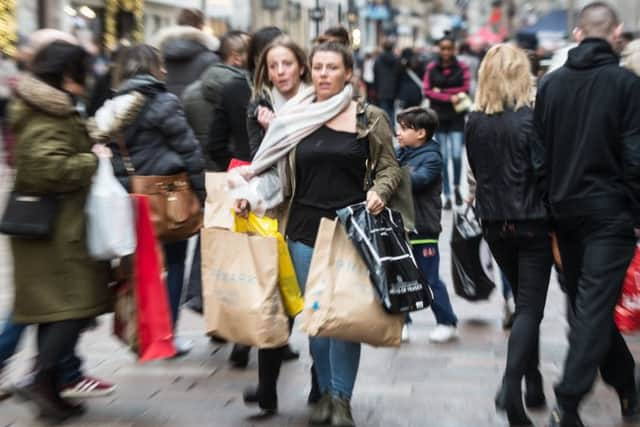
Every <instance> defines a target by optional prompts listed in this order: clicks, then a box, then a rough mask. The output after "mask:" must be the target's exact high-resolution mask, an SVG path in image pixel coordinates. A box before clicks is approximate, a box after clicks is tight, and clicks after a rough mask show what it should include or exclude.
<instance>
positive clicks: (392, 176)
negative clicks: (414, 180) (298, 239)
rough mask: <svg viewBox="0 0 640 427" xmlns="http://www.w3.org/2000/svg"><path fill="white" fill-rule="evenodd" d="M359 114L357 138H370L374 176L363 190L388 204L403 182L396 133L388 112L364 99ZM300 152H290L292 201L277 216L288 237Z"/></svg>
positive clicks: (359, 101) (368, 161)
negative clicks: (396, 147)
mask: <svg viewBox="0 0 640 427" xmlns="http://www.w3.org/2000/svg"><path fill="white" fill-rule="evenodd" d="M356 115H357V137H358V139H361V138H368V139H369V159H368V160H367V168H368V170H369V172H371V173H372V176H374V177H375V178H374V181H373V186H370V185H369V183H368V182H367V181H368V180H365V182H364V183H363V187H364V189H365V191H368V190H372V191H375V192H376V193H378V195H379V196H380V198H381V199H382V200H383V201H384V202H385V203H388V202H389V201H390V200H391V198H392V196H393V194H394V192H395V191H396V189H397V188H398V185H399V184H400V179H401V170H400V166H399V165H398V160H397V158H396V154H395V151H394V149H393V131H392V130H391V126H390V124H389V120H388V119H387V117H386V115H385V113H384V112H383V111H382V110H381V109H380V108H378V107H375V106H373V105H370V104H367V103H366V102H365V101H364V100H358V106H357V110H356ZM295 159H296V150H295V149H293V150H291V153H289V171H288V173H287V175H288V176H289V179H290V181H291V182H290V183H289V188H290V189H291V190H290V194H289V195H288V200H285V202H284V203H283V204H282V206H281V208H280V209H278V212H275V213H274V216H276V217H277V218H279V224H280V226H279V228H280V231H281V232H282V233H283V234H284V231H285V230H286V229H287V223H288V221H289V211H290V210H291V204H292V202H293V196H294V194H295V191H296V183H295V180H296V174H295V170H296V162H295Z"/></svg>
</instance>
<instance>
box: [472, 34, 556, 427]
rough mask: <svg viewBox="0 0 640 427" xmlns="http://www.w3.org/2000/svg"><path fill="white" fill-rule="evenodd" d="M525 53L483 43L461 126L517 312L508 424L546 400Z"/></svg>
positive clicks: (545, 280)
mask: <svg viewBox="0 0 640 427" xmlns="http://www.w3.org/2000/svg"><path fill="white" fill-rule="evenodd" d="M530 70H531V65H530V63H529V59H528V58H527V55H526V53H525V52H524V51H523V50H521V49H519V48H518V47H516V46H514V45H511V44H499V45H496V46H493V47H492V48H491V49H489V52H488V53H487V54H486V55H485V57H484V59H483V61H482V64H481V65H480V74H479V81H478V90H477V93H476V110H475V111H474V112H472V113H471V114H469V120H468V121H467V125H466V130H465V140H466V143H467V153H468V157H469V166H470V168H471V170H472V171H473V174H474V176H475V178H476V183H477V184H476V185H477V187H476V212H477V215H478V217H479V218H480V220H481V221H482V226H483V234H484V238H485V240H486V241H487V243H488V244H489V247H490V248H491V252H492V254H493V256H494V257H495V259H496V261H497V262H498V265H499V266H500V269H501V271H502V272H503V273H504V275H505V276H506V277H507V279H508V282H509V284H510V285H511V288H512V291H513V293H514V298H515V303H516V311H515V316H514V320H513V326H512V329H511V335H510V336H509V346H508V351H507V364H506V368H505V372H504V377H503V380H502V386H501V388H500V390H499V391H498V394H497V396H496V408H498V409H500V410H504V411H506V413H507V418H508V419H509V424H510V425H512V426H513V425H518V426H520V425H522V426H525V425H533V424H532V422H531V420H530V419H529V417H528V416H527V413H526V411H525V409H524V406H523V403H522V379H523V378H524V379H525V384H526V394H525V401H526V406H527V407H528V408H539V407H542V406H544V405H545V402H546V400H545V396H544V389H543V386H542V375H541V374H540V370H539V364H540V322H541V321H542V317H543V315H544V306H545V302H546V297H547V290H548V288H549V278H550V275H551V265H552V263H553V256H552V253H551V238H550V231H551V227H550V222H549V218H548V216H547V211H546V208H545V206H544V203H543V201H542V198H541V197H540V196H539V195H538V193H537V188H536V185H535V183H536V179H535V169H534V164H535V162H536V161H539V159H538V158H536V157H534V156H533V155H532V154H531V153H532V152H533V150H534V149H535V148H537V146H535V145H533V144H532V143H531V141H532V139H533V137H534V134H533V126H532V123H533V110H532V104H533V102H532V101H533V99H532V97H531V89H532V87H533V82H534V79H533V76H532V75H531V71H530Z"/></svg>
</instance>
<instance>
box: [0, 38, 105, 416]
mask: <svg viewBox="0 0 640 427" xmlns="http://www.w3.org/2000/svg"><path fill="white" fill-rule="evenodd" d="M88 58H89V55H88V53H87V52H86V51H85V50H84V49H82V48H81V47H79V46H77V45H73V44H71V43H67V42H60V41H56V42H53V43H51V44H49V45H48V46H46V47H43V48H42V49H41V50H39V52H38V53H37V54H36V55H35V57H34V58H33V59H32V61H31V62H30V65H31V75H28V76H25V77H24V78H22V79H21V80H20V81H19V83H18V85H17V87H16V98H15V100H13V101H12V102H11V104H10V110H9V116H10V119H9V122H10V126H11V127H12V129H13V131H14V132H15V135H16V138H17V141H18V143H17V145H16V179H15V187H14V189H15V191H16V192H17V193H25V194H36V195H40V196H55V200H56V202H55V203H56V204H57V208H56V214H55V219H54V229H53V234H52V236H51V238H50V239H47V240H40V239H24V238H18V237H12V238H11V249H12V252H13V262H14V286H15V299H14V307H13V319H12V320H13V321H14V322H15V323H18V324H34V323H35V324H38V356H37V362H36V370H35V376H34V377H33V381H32V382H30V383H29V384H26V385H22V386H20V387H17V388H16V389H15V391H16V393H18V394H19V395H20V396H21V397H23V398H24V399H27V400H30V401H32V402H33V403H35V404H36V405H37V406H38V408H39V410H40V413H41V414H43V415H44V416H46V417H51V418H53V419H55V420H56V421H61V420H65V419H67V418H69V417H72V416H75V415H79V414H81V413H82V412H83V410H84V409H83V407H82V406H80V405H76V404H72V403H70V402H69V401H67V400H65V399H63V398H62V397H61V396H60V391H59V384H58V383H57V381H58V378H59V377H60V374H61V372H60V364H59V362H60V361H61V360H62V359H63V358H64V357H65V356H69V355H71V354H73V353H74V349H75V347H76V344H77V342H78V338H79V336H80V333H81V332H82V331H83V330H84V329H85V328H87V327H88V326H89V325H90V324H91V322H92V321H93V319H94V318H95V317H96V316H98V315H100V314H103V313H106V312H109V311H111V309H112V304H113V295H112V292H111V291H110V290H109V288H108V286H107V283H108V280H109V265H108V263H105V262H97V261H94V260H92V259H91V258H90V257H89V253H88V250H87V246H86V218H85V214H84V208H85V203H86V200H87V195H88V192H89V188H90V186H91V179H92V177H93V175H94V173H95V172H96V170H97V167H98V157H109V156H110V155H111V153H110V151H109V149H107V148H106V147H104V146H103V145H99V144H96V145H93V146H92V144H91V140H90V139H89V137H88V135H87V131H86V129H85V126H84V123H83V121H82V120H81V118H80V116H79V115H78V112H77V111H76V108H75V101H76V99H77V98H78V97H81V96H83V95H84V94H85V79H86V77H87V60H88ZM41 214H42V215H44V214H45V213H44V212H42V213H41Z"/></svg>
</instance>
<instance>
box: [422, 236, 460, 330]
mask: <svg viewBox="0 0 640 427" xmlns="http://www.w3.org/2000/svg"><path fill="white" fill-rule="evenodd" d="M419 242H420V243H413V256H414V257H415V259H416V262H417V263H418V267H419V268H420V270H422V273H423V274H424V276H425V278H426V279H427V282H428V283H429V287H430V288H431V291H432V292H433V302H432V303H431V310H432V311H433V314H434V316H435V318H436V323H438V325H447V326H456V325H457V324H458V318H457V317H456V315H455V313H454V312H453V307H452V306H451V301H450V300H449V293H448V292H447V286H446V285H445V284H444V282H443V281H442V280H440V272H439V270H440V252H439V251H438V241H437V240H427V241H424V240H421V241H419ZM423 242H427V243H423Z"/></svg>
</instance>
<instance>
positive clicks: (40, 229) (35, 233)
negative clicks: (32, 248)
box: [0, 191, 60, 240]
mask: <svg viewBox="0 0 640 427" xmlns="http://www.w3.org/2000/svg"><path fill="white" fill-rule="evenodd" d="M59 199H60V196H58V195H57V194H56V195H53V194H52V195H40V194H28V193H20V192H17V191H12V192H11V193H10V194H9V199H8V200H7V206H6V208H5V211H4V214H3V215H2V220H0V233H2V234H7V235H9V236H12V237H20V238H23V239H40V240H46V239H50V238H51V237H52V236H53V229H54V225H55V220H56V216H57V213H58V204H59Z"/></svg>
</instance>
